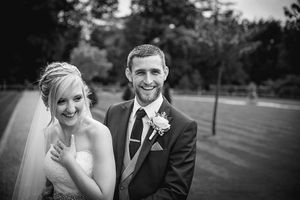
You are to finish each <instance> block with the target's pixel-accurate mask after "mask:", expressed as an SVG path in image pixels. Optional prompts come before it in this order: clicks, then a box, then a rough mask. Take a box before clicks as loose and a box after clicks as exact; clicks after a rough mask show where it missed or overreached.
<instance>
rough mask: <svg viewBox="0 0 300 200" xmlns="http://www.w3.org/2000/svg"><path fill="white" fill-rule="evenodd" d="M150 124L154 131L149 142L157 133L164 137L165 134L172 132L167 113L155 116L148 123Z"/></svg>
mask: <svg viewBox="0 0 300 200" xmlns="http://www.w3.org/2000/svg"><path fill="white" fill-rule="evenodd" d="M148 124H149V125H150V126H152V128H153V129H154V130H153V132H152V134H151V135H150V137H149V140H152V138H153V136H154V135H155V134H156V133H158V134H159V135H160V136H163V135H164V133H165V132H167V131H168V130H170V127H171V125H170V124H169V120H168V119H167V115H166V113H165V112H162V113H161V114H160V113H155V116H154V117H152V118H151V119H150V121H148Z"/></svg>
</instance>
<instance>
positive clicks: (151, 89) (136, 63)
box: [126, 55, 169, 106]
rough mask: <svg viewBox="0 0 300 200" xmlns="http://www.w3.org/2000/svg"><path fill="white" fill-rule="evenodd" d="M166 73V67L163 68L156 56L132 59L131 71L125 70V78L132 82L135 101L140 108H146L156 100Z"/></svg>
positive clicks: (167, 71)
mask: <svg viewBox="0 0 300 200" xmlns="http://www.w3.org/2000/svg"><path fill="white" fill-rule="evenodd" d="M168 73H169V69H168V67H167V66H165V67H163V64H162V60H161V58H160V57H159V56H158V55H155V56H149V57H144V58H139V57H134V58H133V60H132V68H131V70H130V69H129V68H127V69H126V77H127V79H128V80H129V81H130V82H132V85H133V88H134V92H135V94H136V97H137V101H138V102H139V104H140V105H141V106H147V105H148V104H150V103H152V102H153V101H155V100H156V99H157V98H158V96H159V94H160V93H161V92H162V87H163V85H164V81H165V80H166V78H167V76H168Z"/></svg>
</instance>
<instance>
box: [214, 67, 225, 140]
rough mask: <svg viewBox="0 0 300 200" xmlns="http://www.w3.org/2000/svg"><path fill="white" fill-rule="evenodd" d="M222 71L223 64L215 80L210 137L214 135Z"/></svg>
mask: <svg viewBox="0 0 300 200" xmlns="http://www.w3.org/2000/svg"><path fill="white" fill-rule="evenodd" d="M222 71H223V64H221V66H220V67H219V69H218V80H217V88H216V94H215V105H214V112H213V119H212V120H213V121H212V135H213V136H214V135H216V117H217V110H218V101H219V91H220V87H221V78H222Z"/></svg>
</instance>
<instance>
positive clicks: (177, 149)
mask: <svg viewBox="0 0 300 200" xmlns="http://www.w3.org/2000/svg"><path fill="white" fill-rule="evenodd" d="M125 74H126V77H127V79H128V80H129V82H131V83H132V85H133V88H134V92H135V99H134V100H129V101H126V102H123V103H119V104H116V105H112V106H111V107H110V108H109V109H108V111H107V113H106V116H105V120H104V123H105V125H107V126H108V127H109V129H110V131H111V134H112V138H113V147H114V154H115V159H116V170H117V173H116V178H117V180H116V188H115V195H114V200H129V199H130V200H139V199H157V200H158V199H170V200H171V199H172V200H178V199H186V198H187V195H188V192H189V189H190V186H191V182H192V178H193V174H194V166H195V157H196V134H197V124H196V122H195V121H194V120H192V119H190V118H189V117H188V116H186V115H184V114H182V113H181V112H180V111H178V110H176V109H175V108H174V107H173V106H172V105H170V104H169V103H168V101H167V100H166V99H165V97H163V95H162V90H163V85H164V81H165V80H166V78H167V76H168V74H169V68H168V67H167V66H166V64H165V56H164V53H163V52H162V51H161V50H160V49H159V48H158V47H156V46H154V45H149V44H144V45H140V46H137V47H135V48H134V49H133V50H132V51H131V52H130V53H129V55H128V58H127V68H126V71H125Z"/></svg>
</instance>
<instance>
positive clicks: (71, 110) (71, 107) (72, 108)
mask: <svg viewBox="0 0 300 200" xmlns="http://www.w3.org/2000/svg"><path fill="white" fill-rule="evenodd" d="M66 110H67V111H68V112H69V113H74V112H75V110H76V108H75V104H74V103H73V102H68V104H67V108H66Z"/></svg>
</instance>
